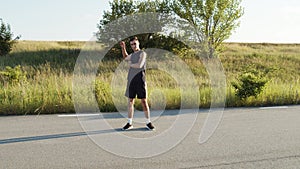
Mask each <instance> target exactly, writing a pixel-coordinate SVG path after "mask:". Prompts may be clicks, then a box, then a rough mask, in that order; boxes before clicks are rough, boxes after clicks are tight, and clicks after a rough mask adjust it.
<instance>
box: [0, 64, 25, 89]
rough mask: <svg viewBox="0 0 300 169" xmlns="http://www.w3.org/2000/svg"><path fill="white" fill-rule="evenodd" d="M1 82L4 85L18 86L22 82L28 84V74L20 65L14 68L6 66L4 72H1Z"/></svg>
mask: <svg viewBox="0 0 300 169" xmlns="http://www.w3.org/2000/svg"><path fill="white" fill-rule="evenodd" d="M0 80H1V83H2V84H3V85H5V84H9V85H16V84H19V83H20V82H26V81H27V79H26V72H24V71H23V70H22V68H21V66H20V65H18V66H16V67H14V68H12V67H10V66H6V68H5V69H4V70H3V71H0Z"/></svg>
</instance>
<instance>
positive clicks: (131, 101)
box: [123, 98, 134, 130]
mask: <svg viewBox="0 0 300 169" xmlns="http://www.w3.org/2000/svg"><path fill="white" fill-rule="evenodd" d="M133 112H134V99H131V98H129V99H128V122H127V124H126V125H125V126H124V127H123V130H129V129H131V128H132V127H133V126H132V118H133Z"/></svg>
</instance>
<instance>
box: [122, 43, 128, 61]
mask: <svg viewBox="0 0 300 169" xmlns="http://www.w3.org/2000/svg"><path fill="white" fill-rule="evenodd" d="M120 46H121V49H122V55H123V58H124V59H125V60H130V57H129V55H128V53H127V51H126V45H125V42H124V41H122V42H120Z"/></svg>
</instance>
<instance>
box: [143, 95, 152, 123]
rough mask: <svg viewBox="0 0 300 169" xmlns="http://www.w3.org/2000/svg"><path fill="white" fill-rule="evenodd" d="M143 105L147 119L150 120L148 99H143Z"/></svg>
mask: <svg viewBox="0 0 300 169" xmlns="http://www.w3.org/2000/svg"><path fill="white" fill-rule="evenodd" d="M141 103H142V106H143V110H144V113H145V117H146V119H150V111H149V105H148V102H147V99H146V98H144V99H141Z"/></svg>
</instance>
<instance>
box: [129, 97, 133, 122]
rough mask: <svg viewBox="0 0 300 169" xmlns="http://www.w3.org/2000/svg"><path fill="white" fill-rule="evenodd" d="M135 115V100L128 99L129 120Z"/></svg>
mask: <svg viewBox="0 0 300 169" xmlns="http://www.w3.org/2000/svg"><path fill="white" fill-rule="evenodd" d="M133 113H134V99H133V98H128V119H132V118H133Z"/></svg>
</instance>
